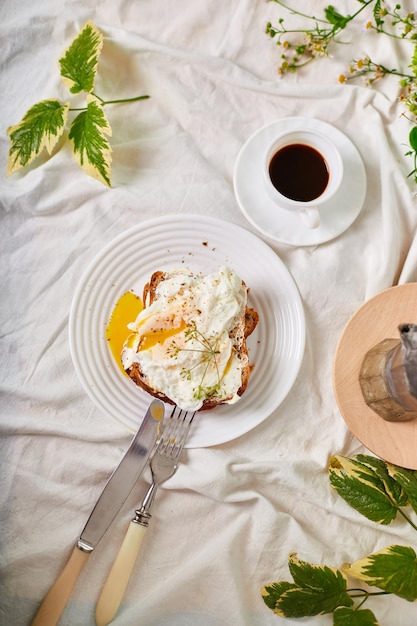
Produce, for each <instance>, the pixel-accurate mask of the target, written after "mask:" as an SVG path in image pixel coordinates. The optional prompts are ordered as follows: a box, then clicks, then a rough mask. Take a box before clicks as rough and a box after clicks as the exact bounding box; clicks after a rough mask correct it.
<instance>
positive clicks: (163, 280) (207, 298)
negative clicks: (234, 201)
mask: <svg viewBox="0 0 417 626" xmlns="http://www.w3.org/2000/svg"><path fill="white" fill-rule="evenodd" d="M199 281H201V283H200V284H199ZM203 281H205V282H203ZM210 286H211V287H212V291H210V289H209V288H210ZM193 289H194V290H193ZM233 289H234V290H235V291H233ZM232 291H233V294H232V295H230V294H231V293H232ZM247 291H248V290H247V287H246V285H245V283H244V282H243V281H242V280H241V279H240V278H239V277H237V275H236V274H235V273H234V272H233V271H232V270H230V269H228V268H220V270H219V272H218V275H216V273H213V274H211V275H208V276H206V277H204V276H202V275H195V274H192V273H191V272H189V271H188V270H172V271H170V272H163V271H156V272H154V273H153V274H152V276H151V277H150V279H149V282H148V283H147V284H146V285H145V287H144V290H143V303H144V310H143V311H142V312H141V314H140V315H139V316H138V318H137V320H136V322H135V323H134V324H132V325H129V328H131V329H132V330H134V332H135V336H134V340H133V341H132V339H131V338H130V339H129V340H128V341H129V344H130V346H131V347H126V348H124V350H123V352H122V361H123V363H124V366H125V369H126V372H127V373H128V375H129V376H130V378H131V379H132V380H133V381H134V382H135V383H136V385H138V386H139V387H141V388H142V389H144V390H145V391H146V392H148V393H149V394H151V395H152V396H155V397H157V398H160V399H161V400H163V401H165V402H167V403H170V404H177V405H178V406H179V407H180V408H183V409H184V410H208V409H213V408H215V407H216V406H219V405H221V404H225V403H228V404H230V403H233V402H236V401H237V400H238V399H239V398H240V397H241V396H242V394H243V393H244V392H245V390H246V388H247V385H248V380H249V376H250V372H251V366H250V364H249V354H248V348H247V345H246V339H247V337H248V336H249V335H250V334H251V333H252V332H253V331H254V329H255V327H256V325H257V323H258V314H257V312H256V311H255V310H254V309H252V308H250V307H248V306H247ZM223 292H224V295H222V294H223ZM222 298H223V299H222ZM229 301H230V302H229ZM206 302H207V303H209V306H208V307H207V308H208V314H206V313H205V311H203V305H204V304H205V303H206ZM213 302H214V304H213ZM223 302H226V305H225V306H224V307H223ZM210 307H211V308H210ZM222 307H223V308H224V312H223V310H222ZM210 316H211V318H210ZM206 317H207V319H206ZM155 320H157V322H156V321H155ZM210 320H211V321H212V322H213V328H211V327H210V326H209V321H210ZM219 327H220V329H221V332H220V331H219ZM150 337H151V339H150ZM148 346H150V347H148ZM223 348H224V350H223ZM152 352H153V355H152ZM151 356H152V358H151ZM158 359H160V369H161V376H159V372H158ZM177 361H179V364H178V366H177ZM155 363H156V365H155ZM175 369H177V371H175ZM162 370H163V371H162ZM210 371H211V372H212V375H214V376H215V378H214V384H212V382H213V381H211V382H209V378H208V374H209V373H210ZM155 372H156V373H155ZM213 372H214V374H213ZM167 377H170V380H171V382H170V384H166V380H165V379H166V378H167ZM216 377H217V378H216ZM155 379H157V380H160V381H161V382H160V383H158V382H155ZM180 379H181V380H180ZM172 381H174V382H173V383H172ZM187 381H188V383H187ZM232 382H233V384H232ZM170 385H171V387H173V388H174V389H175V392H174V393H171V392H170ZM193 385H194V387H193ZM177 387H178V389H177ZM190 387H193V394H192V398H193V399H191V398H190ZM181 389H183V395H184V397H182V396H181Z"/></svg>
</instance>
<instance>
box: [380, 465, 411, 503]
mask: <svg viewBox="0 0 417 626" xmlns="http://www.w3.org/2000/svg"><path fill="white" fill-rule="evenodd" d="M387 469H388V472H389V475H390V476H392V478H393V479H394V480H395V481H396V482H397V483H398V484H400V485H401V487H402V488H403V489H404V491H405V493H406V494H407V496H408V500H409V502H410V504H411V506H412V507H413V509H414V511H415V512H416V513H417V471H415V470H409V469H405V468H404V467H397V466H396V465H391V464H390V463H387Z"/></svg>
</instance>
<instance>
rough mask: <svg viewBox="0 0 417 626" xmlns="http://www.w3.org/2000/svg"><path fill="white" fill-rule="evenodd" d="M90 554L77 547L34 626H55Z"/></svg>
mask: <svg viewBox="0 0 417 626" xmlns="http://www.w3.org/2000/svg"><path fill="white" fill-rule="evenodd" d="M89 556H90V552H83V551H82V550H80V549H79V548H77V546H75V548H74V550H73V551H72V554H71V556H70V559H69V561H68V563H67V564H66V566H65V567H64V569H63V570H62V572H61V574H60V575H59V576H58V578H57V579H56V581H55V582H54V584H53V585H52V587H51V588H50V590H49V591H48V593H47V594H46V596H45V599H44V601H43V602H42V604H41V606H40V608H39V610H38V612H37V613H36V615H35V618H34V620H33V622H32V626H55V624H57V623H58V620H59V618H60V617H61V613H62V611H63V610H64V608H65V605H66V604H67V602H68V599H69V597H70V595H71V592H72V590H73V589H74V585H75V583H76V582H77V578H78V576H79V575H80V572H81V570H82V568H83V567H84V565H85V563H86V561H87V559H88V557H89Z"/></svg>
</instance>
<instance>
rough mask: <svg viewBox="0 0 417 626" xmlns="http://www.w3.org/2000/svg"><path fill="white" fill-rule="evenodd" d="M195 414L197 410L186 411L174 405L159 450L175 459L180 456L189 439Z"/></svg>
mask: <svg viewBox="0 0 417 626" xmlns="http://www.w3.org/2000/svg"><path fill="white" fill-rule="evenodd" d="M194 415H195V411H194V412H189V411H184V410H183V409H180V408H179V407H177V406H174V408H173V409H172V412H171V415H170V416H169V420H168V423H167V424H166V426H165V428H164V429H163V431H162V437H161V441H160V445H159V446H158V450H157V452H159V453H160V454H164V456H170V457H173V458H175V459H177V458H179V456H180V454H181V451H182V449H183V447H184V444H185V442H186V440H187V436H188V433H189V431H190V428H191V424H192V421H193V419H194Z"/></svg>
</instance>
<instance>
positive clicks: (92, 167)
mask: <svg viewBox="0 0 417 626" xmlns="http://www.w3.org/2000/svg"><path fill="white" fill-rule="evenodd" d="M106 135H109V136H110V135H111V128H110V124H109V122H108V120H107V117H106V115H105V113H104V110H103V107H102V106H101V104H100V103H99V102H98V101H97V100H96V99H95V98H94V97H93V96H87V110H86V111H82V112H81V113H79V115H77V117H76V118H75V119H74V121H73V122H72V124H71V129H70V133H69V139H70V141H71V142H72V146H73V152H74V156H75V159H76V161H77V163H78V164H79V165H80V166H81V167H82V168H83V170H84V171H85V172H87V174H89V175H90V176H92V177H93V178H96V179H97V180H99V181H100V182H102V183H104V184H106V185H108V186H109V187H110V186H111V183H110V169H111V147H110V144H109V142H108V140H107V138H106Z"/></svg>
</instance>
